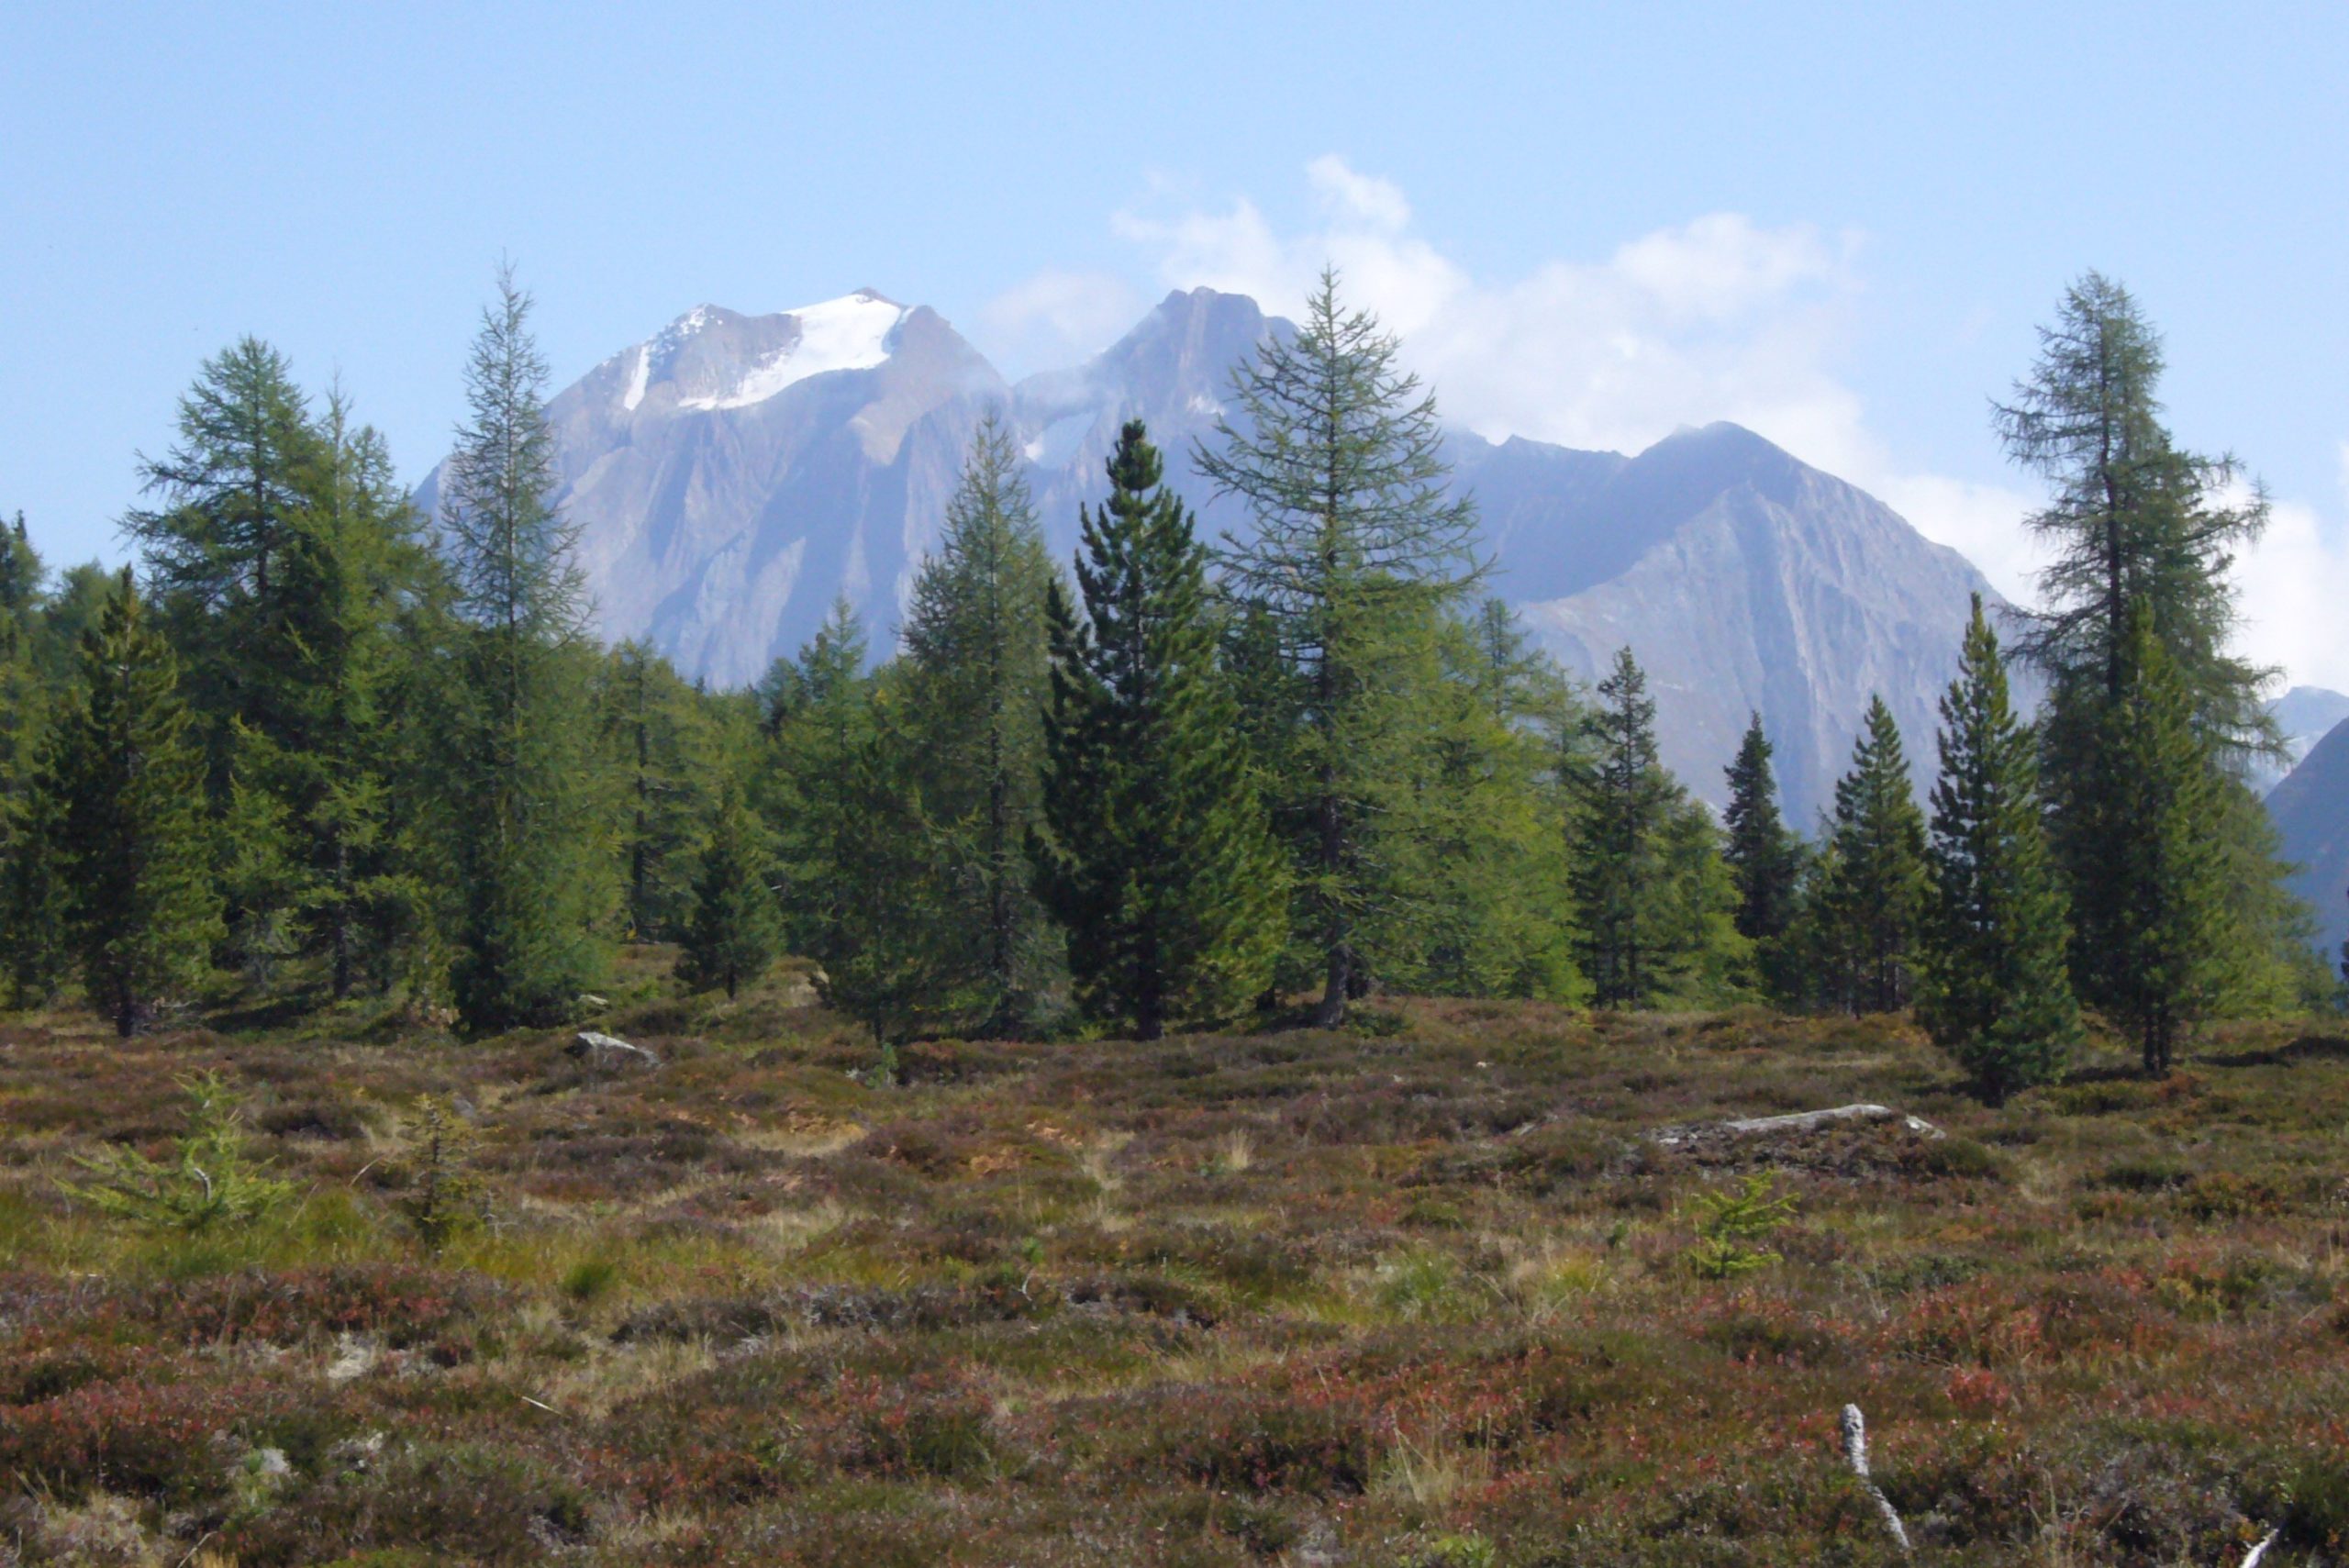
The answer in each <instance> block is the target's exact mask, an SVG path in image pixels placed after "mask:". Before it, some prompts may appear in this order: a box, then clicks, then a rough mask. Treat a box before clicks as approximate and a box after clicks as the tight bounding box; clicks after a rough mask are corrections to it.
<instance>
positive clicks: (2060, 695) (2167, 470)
mask: <svg viewBox="0 0 2349 1568" xmlns="http://www.w3.org/2000/svg"><path fill="white" fill-rule="evenodd" d="M2040 341H2041V349H2040V356H2039V360H2038V361H2037V363H2036V364H2035V365H2033V367H2032V372H2031V374H2030V375H2029V376H2028V377H2026V378H2025V379H2024V380H2023V381H2022V382H2021V383H2019V384H2018V385H2017V387H2016V389H2015V400H2014V402H2013V404H2012V405H2010V406H2001V407H1998V409H1997V410H1996V422H1997V426H1998V433H1999V436H2000V437H2001V439H2003V441H2004V442H2005V445H2006V448H2007V451H2008V455H2009V457H2010V458H2012V459H2013V460H2014V461H2015V462H2018V463H2019V464H2021V466H2023V467H2024V468H2026V469H2028V470H2030V471H2032V473H2037V474H2038V475H2040V476H2041V477H2042V478H2043V479H2044V480H2046V481H2047V483H2048V484H2049V485H2050V487H2051V489H2052V491H2053V495H2051V498H2050V501H2049V504H2048V506H2046V508H2045V509H2043V511H2041V512H2040V513H2038V514H2037V515H2035V516H2034V517H2032V518H2030V519H2029V522H2030V526H2031V527H2032V529H2033V530H2034V531H2036V532H2038V533H2039V534H2040V535H2041V536H2042V537H2043V538H2044V539H2048V540H2049V541H2050V542H2051V543H2052V545H2053V547H2054V551H2053V554H2054V558H2053V560H2052V562H2050V564H2049V565H2048V567H2047V568H2046V570H2045V571H2044V572H2043V573H2042V574H2041V580H2040V588H2041V596H2042V599H2043V603H2044V604H2045V605H2046V606H2047V607H2046V609H2045V610H2044V611H2043V613H2042V614H2040V615H2039V616H2037V617H2033V618H2032V621H2031V623H2030V625H2029V627H2028V630H2027V633H2026V635H2025V637H2024V638H2023V639H2022V640H2021V645H2020V646H2021V652H2022V653H2023V655H2024V656H2025V657H2026V658H2028V659H2030V660H2031V661H2032V662H2033V663H2034V664H2036V665H2037V666H2038V668H2039V669H2041V670H2042V671H2043V673H2045V674H2046V676H2047V678H2048V684H2049V692H2048V699H2047V704H2046V708H2045V716H2044V718H2043V724H2042V730H2043V768H2042V778H2043V784H2044V787H2045V789H2046V792H2047V795H2048V804H2049V820H2050V838H2051V841H2052V843H2053V845H2054V851H2055V854H2056V858H2057V861H2058V863H2059V864H2060V865H2061V866H2062V867H2063V870H2064V873H2065V880H2066V882H2067V883H2068V884H2069V885H2070V888H2071V890H2072V897H2073V901H2074V904H2075V906H2076V908H2080V909H2085V907H2086V906H2087V900H2088V899H2089V898H2090V897H2092V896H2093V895H2095V892H2096V890H2097V889H2098V888H2099V887H2100V886H2106V885H2110V884H2111V883H2112V880H2113V876H2114V868H2116V867H2118V866H2120V865H2121V864H2122V863H2124V862H2127V861H2128V860H2129V858H2130V857H2131V856H2132V854H2134V853H2136V852H2137V851H2136V849H2135V848H2134V847H2133V846H2132V845H2131V844H2130V843H2128V842H2127V841H2126V839H2127V837H2128V835H2129V834H2130V832H2131V831H2132V828H2131V825H2130V824H2129V823H2127V822H2126V821H2123V820H2120V819H2117V818H2115V817H2112V816H2111V815H2110V813H2109V812H2107V811H2105V810H2104V809H2103V806H2104V804H2105V803H2104V802H2102V801H2100V800H2099V799H2098V798H2097V797H2095V796H2094V795H2093V794H2092V793H2090V792H2091V791H2092V790H2093V789H2095V788H2096V787H2098V784H2097V781H2099V780H2100V779H2102V778H2104V777H2105V776H2106V774H2107V773H2108V772H2109V768H2108V765H2107V763H2105V762H2102V761H2100V760H2099V759H2098V758H2097V757H2096V756H2095V754H2094V753H2095V751H2096V748H2097V747H2098V746H2099V744H2101V743H2102V742H2101V737H2103V736H2104V735H2105V734H2106V732H2107V731H2106V726H2105V720H2106V717H2107V716H2108V715H2109V714H2110V711H2111V710H2112V706H2113V705H2114V704H2115V703H2117V702H2119V701H2120V700H2121V685H2122V683H2123V673H2124V668H2125V667H2126V666H2127V665H2128V663H2129V659H2130V656H2129V654H2128V652H2127V650H2126V646H2125V645H2126V643H2127V641H2128V639H2129V637H2130V627H2131V625H2132V617H2134V615H2135V614H2136V613H2137V611H2138V610H2139V609H2140V608H2143V610H2144V612H2145V613H2146V614H2147V615H2148V616H2149V617H2150V624H2151V627H2152V630H2153V635H2154V638H2155V639H2157V640H2158V641H2159V642H2160V643H2161V645H2162V651H2163V655H2164V658H2165V662H2166V663H2167V665H2168V667H2169V669H2170V671H2171V673H2172V675H2173V677H2174V678H2175V680H2176V682H2177V683H2178V684H2179V685H2180V687H2181V688H2182V689H2183V690H2184V692H2185V693H2186V700H2187V702H2188V706H2189V708H2190V710H2191V713H2192V716H2193V722H2194V727H2195V728H2196V730H2197V732H2198V733H2199V735H2200V736H2201V737H2202V738H2203V740H2204V741H2205V742H2206V743H2207V744H2208V746H2209V747H2210V752H2211V756H2212V759H2213V761H2214V762H2216V764H2217V765H2218V768H2219V773H2218V775H2217V776H2216V778H2215V780H2214V781H2213V782H2212V783H2211V784H2210V786H2209V788H2208V789H2206V790H2205V791H2204V795H2205V805H2206V806H2207V808H2208V811H2209V815H2208V817H2206V819H2205V820H2204V822H2203V824H2202V828H2201V830H2202V832H2203V833H2204V834H2205V835H2206V836H2208V837H2209V838H2210V839H2211V840H2213V841H2214V842H2216V843H2217V844H2218V845H2220V846H2221V852H2222V854H2223V856H2224V858H2225V860H2226V862H2228V873H2227V874H2226V876H2225V878H2224V879H2223V881H2224V886H2225V888H2226V898H2225V922H2224V923H2225V927H2226V932H2225V935H2224V936H2223V937H2222V938H2221V940H2220V945H2221V947H2222V948H2223V949H2224V950H2225V951H2226V953H2227V955H2228V958H2229V961H2230V962H2228V964H2227V965H2226V969H2225V973H2224V978H2223V981H2222V984H2221V994H2222V998H2223V1001H2224V1002H2225V1003H2228V1004H2232V1005H2233V1006H2245V1007H2251V1006H2258V1005H2259V1003H2260V1001H2261V1000H2262V998H2263V997H2265V996H2267V995H2272V994H2273V993H2274V992H2276V991H2277V990H2279V989H2288V986H2289V978H2288V974H2287V973H2285V971H2287V970H2288V968H2289V966H2290V960H2289V958H2288V957H2287V956H2286V955H2292V956H2297V952H2298V951H2299V947H2300V943H2301V939H2300V938H2299V935H2298V912H2297V904H2296V901H2295V900H2293V899H2292V898H2291V897H2290V896H2289V895H2288V893H2286V892H2285V890H2284V889H2283V887H2282V885H2281V884H2282V880H2283V877H2284V875H2285V873H2286V871H2287V870H2288V868H2287V867H2286V866H2285V865H2284V864H2283V863H2282V862H2281V860H2280V858H2279V857H2278V855H2277V851H2276V840H2275V837H2274V834H2273V832H2272V830H2271V828H2270V825H2269V824H2268V821H2267V818H2266V813H2265V812H2264V811H2262V810H2261V809H2260V808H2259V806H2258V803H2257V801H2256V800H2255V799H2254V797H2253V796H2252V795H2251V794H2250V791H2249V790H2248V789H2247V788H2245V787H2244V785H2243V784H2242V782H2241V774H2242V772H2243V766H2244V764H2245V763H2246V762H2247V761H2248V760H2249V759H2251V758H2253V757H2255V756H2257V755H2260V754H2262V753H2266V754H2269V755H2274V754H2276V753H2277V747H2278V745H2279V741H2278V738H2277V732H2276V729H2275V726H2274V723H2273V721H2272V720H2271V719H2270V718H2269V717H2268V715H2267V712H2266V706H2265V704H2264V703H2263V702H2262V700H2261V699H2262V693H2263V691H2264V689H2265V687H2266V684H2267V683H2268V681H2269V680H2270V678H2271V677H2272V676H2273V674H2274V672H2273V671H2270V670H2264V669H2261V668H2259V667H2257V666H2255V665H2254V664H2252V663H2250V662H2247V661H2245V660H2243V659H2242V658H2241V657H2239V656H2237V655H2236V654H2235V653H2233V652H2232V651H2231V648H2230V641H2231V639H2232V635H2233V633H2234V631H2235V629H2236V626H2237V622H2238V618H2239V617H2238V609H2237V589H2236V587H2235V584H2234V583H2233V580H2232V575H2231V573H2230V568H2231V566H2232V562H2233V560H2234V557H2235V555H2236V554H2237V553H2238V552H2239V551H2240V550H2243V548H2245V547H2246V546H2248V545H2249V544H2251V543H2252V542H2254V540H2256V539H2258V537H2259V535H2260V533H2261V531H2262V530H2263V529H2264V528H2265V527H2266V521H2267V515H2268V508H2267V501H2266V494H2265V492H2264V491H2263V490H2262V489H2260V488H2259V487H2258V486H2257V485H2256V484H2252V485H2250V486H2249V487H2248V492H2247V499H2239V498H2238V497H2242V496H2243V495H2245V491H2244V488H2243V473H2242V469H2241V467H2240V465H2239V464H2238V463H2237V462H2235V461H2234V460H2233V459H2232V458H2231V457H2221V458H2210V457H2205V456H2201V455H2198V454H2196V453H2194V452H2190V451H2188V450H2183V449H2181V448H2180V447H2179V446H2178V445H2177V444H2176V441H2175V440H2174V439H2173V438H2172V436H2171V434H2170V432H2169V430H2168V429H2167V428H2166V427H2165V425H2164V423H2163V409H2162V405H2161V401H2160V395H2159V394H2160V383H2161V378H2162V375H2163V373H2164V371H2165V360H2164V355H2163V350H2162V342H2161V337H2160V334H2159V333H2158V332H2157V331H2156V330H2155V329H2154V327H2153V325H2152V323H2151V322H2150V321H2149V320H2148V319H2147V318H2146V317H2145V315H2144V312H2143V310H2142V309H2141V308H2140V306H2138V304H2137V302H2136V300H2135V299H2133V298H2132V296H2131V295H2130V294H2129V292H2128V291H2127V290H2126V289H2124V288H2122V287H2121V286H2120V285H2119V284H2115V283H2113V282H2111V281H2110V280H2109V279H2106V278H2104V277H2101V276H2099V275H2098V274H2097V273H2094V272H2090V273H2087V275H2086V276H2084V277H2083V278H2081V279H2080V280H2079V282H2077V283H2076V284H2074V285H2072V287H2071V288H2070V289H2069V290H2067V291H2066V293H2065V297H2064V299H2063V301H2062V303H2061V305H2060V306H2059V307H2058V310H2057V313H2056V321H2055V325H2054V326H2053V327H2052V328H2046V329H2043V331H2042V332H2041V334H2040ZM2111 835H2119V836H2118V837H2114V836H2111ZM2076 937H2077V939H2078V942H2077V945H2076V948H2075V953H2074V963H2073V974H2074V981H2075V984H2076V986H2078V987H2079V989H2080V990H2081V991H2082V993H2083V995H2087V994H2088V993H2091V992H2093V991H2094V990H2095V989H2096V987H2095V986H2094V985H2093V984H2091V982H2090V975H2089V969H2090V967H2091V966H2092V965H2093V964H2094V963H2096V962H2099V961H2098V959H2097V955H2095V954H2094V953H2093V952H2091V951H2089V949H2088V947H2087V932H2086V930H2085V929H2081V930H2079V931H2077V932H2076Z"/></svg>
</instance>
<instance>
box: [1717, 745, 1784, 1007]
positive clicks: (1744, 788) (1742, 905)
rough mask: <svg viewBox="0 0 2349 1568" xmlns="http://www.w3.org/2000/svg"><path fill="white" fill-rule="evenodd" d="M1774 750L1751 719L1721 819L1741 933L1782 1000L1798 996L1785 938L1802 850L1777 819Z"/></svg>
mask: <svg viewBox="0 0 2349 1568" xmlns="http://www.w3.org/2000/svg"><path fill="white" fill-rule="evenodd" d="M1772 753H1773V748H1772V746H1771V744H1770V738H1769V736H1768V735H1767V734H1765V732H1764V730H1763V728H1762V716H1761V714H1759V713H1755V714H1753V717H1751V719H1750V720H1749V721H1748V722H1747V724H1746V727H1745V734H1744V736H1743V737H1742V739H1741V740H1739V742H1738V747H1737V756H1736V758H1735V760H1734V761H1732V762H1731V763H1730V765H1729V781H1728V782H1729V806H1728V808H1727V810H1725V811H1724V812H1723V813H1722V817H1721V820H1722V827H1723V828H1724V831H1725V842H1724V844H1723V846H1722V850H1721V856H1722V859H1723V860H1724V861H1726V862H1728V864H1729V869H1730V876H1731V881H1732V882H1733V883H1734V884H1736V888H1737V913H1736V916H1735V920H1736V925H1737V930H1738V934H1739V935H1740V936H1742V937H1743V938H1744V939H1745V940H1747V941H1749V942H1751V943H1753V950H1754V957H1755V960H1756V962H1757V965H1758V967H1759V969H1760V971H1761V974H1762V980H1763V983H1764V984H1765V986H1766V987H1767V988H1768V990H1769V992H1770V994H1771V995H1774V996H1778V997H1781V998H1784V997H1787V996H1789V995H1793V994H1794V993H1795V992H1796V991H1797V990H1798V982H1797V980H1796V977H1795V976H1794V975H1793V974H1792V973H1790V970H1791V967H1792V965H1791V962H1790V958H1789V955H1788V953H1787V951H1786V941H1787V931H1788V929H1790V928H1792V926H1793V925H1794V922H1795V917H1796V915H1797V913H1798V910H1799V908H1800V899H1801V888H1802V869H1803V866H1802V845H1801V842H1800V841H1799V840H1797V839H1796V837H1795V835H1794V834H1793V833H1792V832H1790V831H1788V830H1787V825H1786V822H1785V819H1784V818H1783V817H1781V816H1780V815H1779V808H1778V783H1777V778H1776V773H1775V772H1774V771H1773V769H1772V768H1771V765H1770V759H1771V756H1772Z"/></svg>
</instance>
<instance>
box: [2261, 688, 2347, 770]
mask: <svg viewBox="0 0 2349 1568" xmlns="http://www.w3.org/2000/svg"><path fill="white" fill-rule="evenodd" d="M2267 711H2268V713H2269V714H2270V715H2271V716H2273V717H2274V718H2275V720H2276V727H2277V728H2278V729H2281V730H2282V731H2283V732H2284V749H2285V751H2286V752H2287V753H2288V757H2289V761H2288V762H2285V763H2284V765H2283V766H2281V767H2277V766H2275V765H2273V764H2263V765H2261V766H2257V767H2254V768H2253V769H2252V770H2251V774H2250V778H2249V783H2250V784H2251V787H2252V788H2253V789H2254V790H2255V791H2257V792H2258V793H2260V794H2262V795H2265V794H2266V793H2267V792H2268V791H2269V790H2271V789H2273V788H2275V787H2276V785H2277V784H2280V783H2281V782H2283V779H2284V775H2285V774H2287V773H2290V772H2291V770H2292V769H2293V768H2294V767H2297V766H2298V765H2299V761H2300V759H2301V758H2303V757H2305V756H2307V755H2308V754H2309V750H2310V748H2311V747H2313V746H2314V745H2315V744H2316V743H2317V742H2318V741H2320V740H2323V739H2324V737H2325V735H2326V734H2327V733H2328V732H2329V731H2331V730H2332V727H2333V726H2334V725H2336V724H2339V723H2340V722H2341V721H2342V720H2343V719H2344V718H2349V696H2343V695H2341V694H2340V693H2339V692H2334V691H2327V690H2326V689H2325V688H2324V687H2322V686H2294V687H2293V688H2292V689H2291V690H2290V691H2288V692H2286V693H2285V694H2284V695H2282V696H2280V697H2277V699H2276V700H2275V701H2274V702H2272V703H2269V704H2268V705H2267Z"/></svg>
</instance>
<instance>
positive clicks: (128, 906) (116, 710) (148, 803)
mask: <svg viewBox="0 0 2349 1568" xmlns="http://www.w3.org/2000/svg"><path fill="white" fill-rule="evenodd" d="M58 786H59V795H60V796H61V805H62V809H61V811H60V812H59V816H60V817H61V822H60V827H61V838H62V843H63V848H64V853H63V857H62V859H63V870H64V875H63V878H62V880H63V882H64V884H65V885H66V887H67V888H68V889H69V890H70V891H69V893H68V895H67V897H68V901H69V905H70V908H71V911H72V921H71V926H72V942H73V946H74V948H75V950H76V953H77V956H78V958H79V960H80V963H81V970H82V977H83V986H84V988H85V989H86V991H87V992H88V995H89V998H90V1002H91V1005H92V1006H95V1007H96V1008H98V1009H99V1010H100V1011H101V1012H103V1013H104V1014H105V1015H106V1017H107V1018H111V1019H112V1020H113V1022H114V1026H115V1029H116V1030H117V1032H118V1033H120V1034H122V1035H125V1036H128V1035H131V1034H135V1033H137V1032H138V1031H139V1030H140V1029H145V1028H147V1027H149V1026H150V1025H151V1024H152V1023H153V1022H154V1021H155V1019H156V1018H157V1017H158V1016H159V1015H160V1014H161V1011H162V1010H163V1009H164V1008H165V1007H166V1006H169V1005H170V1004H171V1003H173V1002H174V1001H177V1000H180V999H183V998H184V997H185V996H186V995H187V994H188V993H189V992H190V991H191V990H192V989H193V988H194V987H195V984H197V983H198V982H199V981H201V980H202V979H203V977H204V974H205V972H206V967H207V963H208V959H209V954H210V951H211V946H212V943H213V941H214V940H215V939H216V938H217V936H218V935H219V930H220V904H219V898H218V895H217V892H216V890H215V889H214V887H213V884H212V864H211V862H212V844H211V841H210V840H211V836H210V831H209V827H208V824H207V823H206V818H205V806H204V760H203V756H202V753H201V752H200V751H197V749H196V747H195V743H194V740H193V739H192V737H191V734H190V723H189V716H188V710H187V706H186V704H185V703H184V702H183V701H182V700H181V698H180V695H179V670H178V661H177V660H176V659H175V658H174V657H173V653H172V650H171V646H170V644H169V643H168V642H167V641H166V640H165V639H164V638H163V636H162V633H161V630H160V629H158V628H156V627H154V626H153V625H152V624H150V621H149V619H148V617H147V614H146V611H145V609H144V607H143V606H142V605H141V603H140V600H139V591H138V588H137V586H136V585H135V584H133V582H132V581H131V576H130V573H129V570H128V568H125V569H124V571H123V573H122V578H121V583H120V586H119V588H118V589H117V594H116V596H115V598H114V600H113V601H112V602H111V603H110V604H109V605H108V606H106V613H105V615H104V616H103V617H101V619H100V621H99V623H98V626H97V627H96V628H95V629H94V630H92V631H90V632H87V633H84V634H83V643H82V678H81V689H80V691H79V692H78V693H77V694H76V696H75V701H74V704H73V706H72V709H71V711H70V712H69V713H68V714H67V715H66V716H65V717H64V720H63V728H62V735H61V744H60V756H59V765H58Z"/></svg>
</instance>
